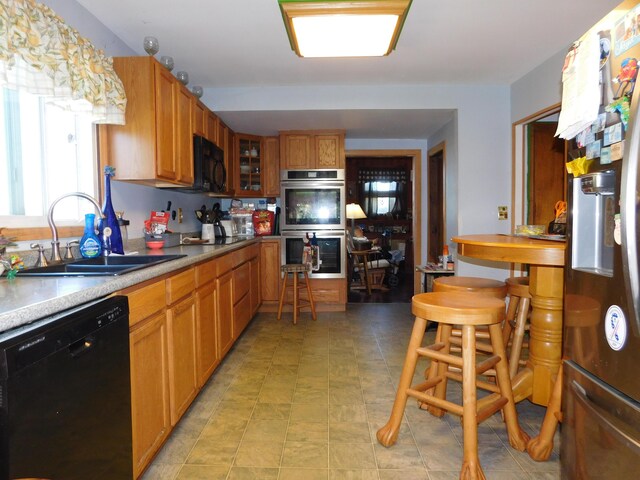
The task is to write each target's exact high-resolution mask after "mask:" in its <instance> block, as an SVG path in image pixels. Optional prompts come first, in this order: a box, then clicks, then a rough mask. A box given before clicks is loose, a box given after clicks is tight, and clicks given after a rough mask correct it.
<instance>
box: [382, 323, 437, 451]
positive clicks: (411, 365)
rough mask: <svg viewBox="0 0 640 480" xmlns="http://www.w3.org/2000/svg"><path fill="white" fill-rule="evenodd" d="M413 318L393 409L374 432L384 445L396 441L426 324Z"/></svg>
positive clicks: (389, 444)
mask: <svg viewBox="0 0 640 480" xmlns="http://www.w3.org/2000/svg"><path fill="white" fill-rule="evenodd" d="M415 318H416V319H415V321H414V322H413V331H412V332H411V339H410V340H409V346H408V347H407V356H406V357H405V360H404V366H403V367H402V374H401V375H400V383H399V384H398V390H397V392H396V399H395V401H394V402H393V409H392V410H391V416H390V417H389V421H388V422H387V424H386V425H385V426H384V427H382V428H381V429H380V430H378V432H377V433H376V438H377V439H378V441H379V442H380V443H381V444H382V445H384V446H385V447H390V446H391V445H393V444H394V443H396V440H397V438H398V432H399V431H400V423H401V422H402V416H403V415H404V409H405V407H406V405H407V398H408V396H407V390H408V389H409V388H410V387H411V380H412V379H413V374H414V373H415V371H416V364H417V363H418V348H419V347H420V346H421V345H422V339H423V338H424V331H425V328H426V326H427V321H426V320H425V319H424V318H420V317H415Z"/></svg>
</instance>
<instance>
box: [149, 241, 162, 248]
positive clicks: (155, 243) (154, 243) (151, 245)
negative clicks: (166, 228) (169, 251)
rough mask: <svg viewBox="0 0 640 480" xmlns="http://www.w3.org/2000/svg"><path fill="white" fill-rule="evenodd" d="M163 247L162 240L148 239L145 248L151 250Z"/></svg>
mask: <svg viewBox="0 0 640 480" xmlns="http://www.w3.org/2000/svg"><path fill="white" fill-rule="evenodd" d="M162 247H164V240H148V241H147V248H150V249H152V250H157V249H158V248H162Z"/></svg>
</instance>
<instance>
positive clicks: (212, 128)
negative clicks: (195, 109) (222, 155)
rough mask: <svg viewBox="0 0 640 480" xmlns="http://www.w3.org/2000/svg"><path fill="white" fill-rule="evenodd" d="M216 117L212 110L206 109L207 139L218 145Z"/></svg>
mask: <svg viewBox="0 0 640 480" xmlns="http://www.w3.org/2000/svg"><path fill="white" fill-rule="evenodd" d="M218 121H219V119H218V117H217V115H216V114H215V113H213V112H212V111H210V110H209V111H207V134H206V135H205V136H206V137H207V140H209V141H210V142H212V143H215V144H216V145H218Z"/></svg>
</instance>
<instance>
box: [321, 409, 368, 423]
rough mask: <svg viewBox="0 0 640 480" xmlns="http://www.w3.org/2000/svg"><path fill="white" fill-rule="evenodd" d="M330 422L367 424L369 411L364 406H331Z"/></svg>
mask: <svg viewBox="0 0 640 480" xmlns="http://www.w3.org/2000/svg"><path fill="white" fill-rule="evenodd" d="M329 421H330V422H366V421H367V409H366V408H365V406H364V405H330V406H329Z"/></svg>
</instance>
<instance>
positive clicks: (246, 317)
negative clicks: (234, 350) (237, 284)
mask: <svg viewBox="0 0 640 480" xmlns="http://www.w3.org/2000/svg"><path fill="white" fill-rule="evenodd" d="M251 317H252V313H251V300H250V298H249V295H246V296H245V297H244V298H243V299H242V300H240V302H238V304H237V305H235V306H234V307H233V339H234V340H237V339H238V337H239V336H240V334H241V333H242V331H243V330H244V329H245V328H246V327H247V325H248V324H249V322H250V321H251Z"/></svg>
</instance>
